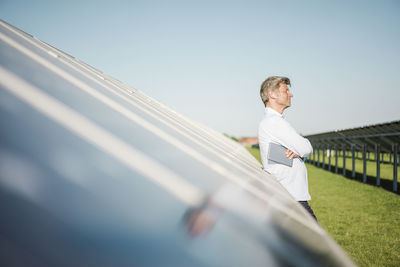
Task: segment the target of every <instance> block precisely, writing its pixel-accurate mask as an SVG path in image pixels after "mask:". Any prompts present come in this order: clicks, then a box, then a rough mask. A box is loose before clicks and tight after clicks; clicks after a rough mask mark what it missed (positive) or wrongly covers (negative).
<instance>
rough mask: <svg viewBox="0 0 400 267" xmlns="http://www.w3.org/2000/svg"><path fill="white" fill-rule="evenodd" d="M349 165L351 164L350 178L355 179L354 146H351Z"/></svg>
mask: <svg viewBox="0 0 400 267" xmlns="http://www.w3.org/2000/svg"><path fill="white" fill-rule="evenodd" d="M351 161H352V162H351V163H352V172H351V177H352V178H356V159H355V145H354V144H352V145H351Z"/></svg>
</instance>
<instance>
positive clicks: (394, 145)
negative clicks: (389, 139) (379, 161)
mask: <svg viewBox="0 0 400 267" xmlns="http://www.w3.org/2000/svg"><path fill="white" fill-rule="evenodd" d="M392 147H393V192H397V151H398V148H399V144H393V146H392Z"/></svg>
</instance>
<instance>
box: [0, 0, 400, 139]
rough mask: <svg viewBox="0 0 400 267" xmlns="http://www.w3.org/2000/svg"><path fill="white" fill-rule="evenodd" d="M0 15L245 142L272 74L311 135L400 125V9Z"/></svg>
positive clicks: (63, 10) (244, 4)
mask: <svg viewBox="0 0 400 267" xmlns="http://www.w3.org/2000/svg"><path fill="white" fill-rule="evenodd" d="M0 18H1V19H3V20H5V21H6V22H8V23H10V24H12V25H14V26H16V27H18V28H20V29H22V30H24V31H26V32H27V33H30V34H32V35H34V36H36V37H37V38H39V39H41V40H43V41H45V42H47V43H49V44H51V45H53V46H55V47H57V48H59V49H61V50H63V51H65V52H67V53H69V54H71V55H73V56H75V57H76V58H78V59H80V60H82V61H84V62H86V63H88V64H89V65H92V66H94V67H95V68H97V69H99V70H101V71H103V72H104V73H106V74H109V75H111V76H113V77H115V78H117V79H119V80H121V81H122V82H124V83H126V84H129V85H131V86H133V87H134V88H136V89H139V90H141V91H143V92H144V93H146V94H148V95H150V96H152V97H153V98H155V99H157V100H159V101H161V102H162V103H164V104H166V105H168V106H170V107H172V108H174V109H176V110H177V111H178V112H181V113H183V114H185V115H188V116H189V117H191V118H193V119H195V120H197V121H200V122H202V123H204V124H206V125H208V126H210V127H212V128H214V129H216V130H218V131H220V132H224V133H227V134H229V135H234V136H236V137H239V136H255V135H257V127H258V122H259V120H260V119H261V118H262V116H263V112H264V111H263V105H262V102H261V100H260V97H259V88H260V84H261V83H262V81H263V80H264V79H265V78H267V77H268V76H271V75H285V76H288V77H289V78H290V79H291V80H292V85H293V86H292V91H293V94H294V98H293V100H292V107H291V108H290V109H288V110H287V111H286V118H287V119H288V121H289V122H290V123H291V124H292V125H293V126H294V127H295V128H296V129H297V130H298V131H299V132H300V133H302V134H313V133H318V132H324V131H329V130H335V129H344V128H349V127H358V126H363V125H366V124H374V123H381V122H387V121H392V120H399V119H400V85H399V77H400V1H394V0H393V1H390V0H382V1H378V0H376V1H270V2H269V1H18V0H12V1H9V0H6V1H5V0H0Z"/></svg>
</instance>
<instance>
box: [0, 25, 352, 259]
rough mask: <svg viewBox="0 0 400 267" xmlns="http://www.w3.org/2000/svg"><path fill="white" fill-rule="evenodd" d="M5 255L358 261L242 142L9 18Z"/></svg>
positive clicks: (0, 96)
mask: <svg viewBox="0 0 400 267" xmlns="http://www.w3.org/2000/svg"><path fill="white" fill-rule="evenodd" d="M0 114H1V115H0V116H1V117H0V118H1V119H0V121H1V131H0V135H1V139H0V147H1V150H0V203H1V210H2V220H1V222H0V249H1V251H2V255H3V256H2V260H1V261H2V265H4V266H27V265H29V266H32V265H34V266H35V265H38V266H87V265H94V266H132V265H134V266H159V265H162V266H217V265H218V266H221V265H222V266H282V265H297V266H310V265H327V264H329V265H336V266H353V263H352V261H351V260H350V259H349V258H348V257H347V256H346V255H345V254H344V252H343V251H342V250H341V249H340V247H339V246H338V245H337V244H336V243H335V242H334V241H333V240H332V239H331V238H330V237H329V236H328V235H327V234H326V233H325V231H324V230H323V229H322V228H321V227H320V226H319V225H318V224H317V223H315V222H314V220H313V219H312V218H311V217H310V216H309V215H308V214H307V213H306V212H305V211H304V210H303V209H302V208H301V206H300V205H298V203H297V202H295V201H294V200H293V199H292V198H291V197H290V195H289V194H288V193H287V192H286V190H285V189H284V188H283V187H282V186H281V185H280V184H279V183H278V182H277V181H276V180H275V179H274V178H273V177H272V176H271V175H269V174H268V173H266V172H264V171H263V170H262V169H261V165H260V164H259V163H258V162H257V161H256V160H255V159H254V158H253V157H252V156H251V155H250V154H249V153H248V152H247V151H246V150H245V149H244V148H243V147H242V146H240V145H239V144H238V143H236V142H234V141H232V140H230V139H229V138H226V137H225V136H224V135H222V134H221V133H218V132H216V131H215V130H213V129H210V128H208V127H207V126H204V125H202V124H200V123H198V122H196V121H193V120H192V119H190V118H188V117H186V116H184V115H181V114H179V113H177V112H176V111H174V110H173V109H171V108H169V107H168V106H166V105H164V104H162V103H160V102H158V101H156V100H155V99H153V98H151V97H149V96H147V95H146V94H145V93H143V92H141V91H139V90H137V89H135V88H132V87H129V86H127V85H124V84H123V83H121V82H120V81H118V80H116V79H114V78H112V77H109V76H108V75H106V74H104V73H102V72H101V71H98V70H96V69H95V68H93V67H91V66H90V65H87V64H85V63H83V62H81V61H79V60H78V59H76V58H74V57H72V56H70V55H68V54H66V53H64V52H62V51H60V50H58V49H56V48H54V47H52V46H51V45H48V44H46V43H44V42H42V41H40V40H38V39H37V38H35V37H33V36H31V35H29V34H26V33H24V32H23V31H21V30H19V29H16V28H15V27H13V26H11V25H9V24H7V23H6V22H4V21H0Z"/></svg>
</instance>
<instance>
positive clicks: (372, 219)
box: [249, 149, 400, 266]
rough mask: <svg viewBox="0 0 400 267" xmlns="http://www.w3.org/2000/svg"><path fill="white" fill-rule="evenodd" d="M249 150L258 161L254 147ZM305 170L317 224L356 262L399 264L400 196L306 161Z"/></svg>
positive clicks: (371, 264) (362, 263) (367, 264)
mask: <svg viewBox="0 0 400 267" xmlns="http://www.w3.org/2000/svg"><path fill="white" fill-rule="evenodd" d="M249 151H250V153H252V155H254V156H255V157H256V158H257V159H258V160H260V156H259V150H258V149H249ZM346 163H347V162H346ZM307 169H308V179H309V190H310V194H311V196H312V200H311V201H310V205H311V206H312V208H313V210H314V212H315V214H316V216H317V217H318V221H319V223H320V224H321V226H322V227H323V228H324V229H325V230H326V231H327V232H328V233H329V234H330V235H331V236H332V237H333V238H334V239H335V240H336V241H337V242H338V244H339V245H340V246H341V247H342V248H343V249H344V250H345V251H346V252H347V253H348V254H349V256H350V257H351V258H353V260H354V261H355V262H356V264H358V265H359V266H400V196H398V195H396V194H394V193H391V192H389V191H386V190H384V189H382V188H379V187H375V186H371V185H366V184H362V183H360V182H357V181H354V180H351V179H347V178H345V177H343V176H341V175H337V174H334V173H331V172H328V171H325V170H322V169H320V168H317V167H315V166H313V165H310V164H307Z"/></svg>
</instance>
